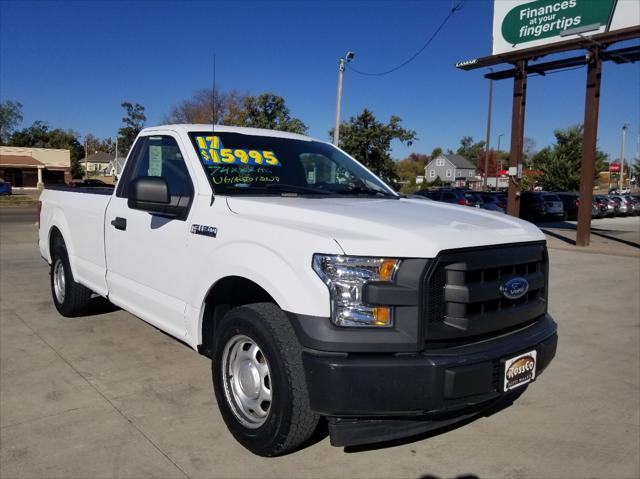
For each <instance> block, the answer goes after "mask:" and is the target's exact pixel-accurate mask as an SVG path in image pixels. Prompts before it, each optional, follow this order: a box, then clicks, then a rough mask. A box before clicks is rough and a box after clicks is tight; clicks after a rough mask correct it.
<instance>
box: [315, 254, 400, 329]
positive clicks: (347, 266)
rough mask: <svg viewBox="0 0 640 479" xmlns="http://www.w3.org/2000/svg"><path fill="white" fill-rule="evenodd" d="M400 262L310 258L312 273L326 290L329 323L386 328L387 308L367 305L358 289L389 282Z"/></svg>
mask: <svg viewBox="0 0 640 479" xmlns="http://www.w3.org/2000/svg"><path fill="white" fill-rule="evenodd" d="M399 264H400V260H397V259H389V258H366V257H360V256H330V255H323V254H315V255H313V270H314V271H315V272H316V273H317V274H318V276H320V278H321V279H322V281H324V282H325V283H326V285H327V286H328V287H329V292H330V293H331V320H332V321H333V323H334V324H335V325H336V326H359V327H390V326H393V316H392V314H391V313H392V312H391V308H389V307H377V306H368V305H366V304H364V303H363V300H362V287H363V286H364V285H365V284H366V283H368V282H369V281H393V280H394V277H395V273H396V270H397V269H398V266H399Z"/></svg>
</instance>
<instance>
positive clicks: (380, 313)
mask: <svg viewBox="0 0 640 479" xmlns="http://www.w3.org/2000/svg"><path fill="white" fill-rule="evenodd" d="M373 317H374V318H375V321H374V323H373V324H375V325H376V326H390V325H391V310H390V309H389V308H373Z"/></svg>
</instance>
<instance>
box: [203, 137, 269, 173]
mask: <svg viewBox="0 0 640 479" xmlns="http://www.w3.org/2000/svg"><path fill="white" fill-rule="evenodd" d="M195 138H196V143H197V145H198V152H199V153H200V159H201V160H202V163H203V164H205V165H225V164H226V165H264V166H282V165H281V164H280V161H279V160H278V158H277V157H276V155H275V153H274V152H273V151H268V150H244V149H242V148H225V147H224V146H223V144H222V140H221V139H220V137H219V136H211V135H209V136H204V135H199V136H196V137H195Z"/></svg>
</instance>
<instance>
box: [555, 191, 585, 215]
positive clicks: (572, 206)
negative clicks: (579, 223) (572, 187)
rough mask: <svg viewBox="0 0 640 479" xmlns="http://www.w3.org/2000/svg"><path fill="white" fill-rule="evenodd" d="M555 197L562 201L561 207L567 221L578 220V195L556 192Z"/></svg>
mask: <svg viewBox="0 0 640 479" xmlns="http://www.w3.org/2000/svg"><path fill="white" fill-rule="evenodd" d="M555 195H556V196H557V197H558V198H560V200H561V201H562V207H563V208H564V211H565V213H566V215H565V216H566V218H565V219H567V220H571V221H573V220H577V219H578V207H579V206H580V195H579V194H578V193H574V192H558V193H555Z"/></svg>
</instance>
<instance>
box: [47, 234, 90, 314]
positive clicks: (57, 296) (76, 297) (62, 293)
mask: <svg viewBox="0 0 640 479" xmlns="http://www.w3.org/2000/svg"><path fill="white" fill-rule="evenodd" d="M51 295H52V297H53V304H54V305H55V307H56V309H57V310H58V312H59V313H60V314H61V315H62V316H67V317H74V316H83V315H85V314H86V313H87V310H88V309H89V300H90V299H91V290H90V289H88V288H86V287H85V286H82V285H81V284H80V283H76V281H75V280H74V279H73V273H72V272H71V266H70V264H69V255H68V254H67V248H66V247H65V244H64V242H63V241H62V240H59V241H57V242H56V243H55V244H54V246H53V248H52V254H51Z"/></svg>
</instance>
